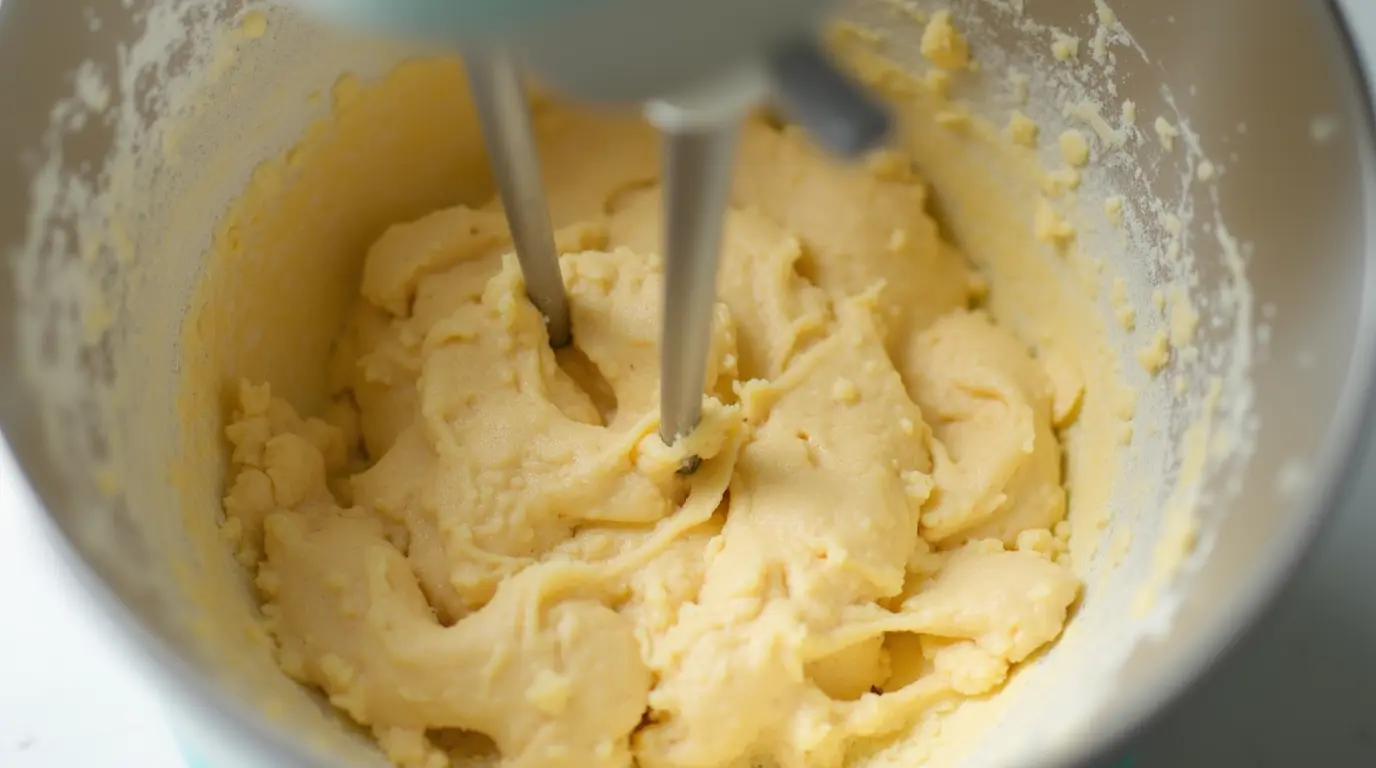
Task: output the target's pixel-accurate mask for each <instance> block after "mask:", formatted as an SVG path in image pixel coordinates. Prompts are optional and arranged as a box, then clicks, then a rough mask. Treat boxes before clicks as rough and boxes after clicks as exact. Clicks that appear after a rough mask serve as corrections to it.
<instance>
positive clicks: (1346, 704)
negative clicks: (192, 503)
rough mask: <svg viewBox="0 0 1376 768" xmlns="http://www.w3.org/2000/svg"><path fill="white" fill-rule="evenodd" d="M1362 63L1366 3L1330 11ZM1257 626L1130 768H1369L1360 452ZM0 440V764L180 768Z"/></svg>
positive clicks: (1368, 526) (1373, 46)
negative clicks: (1323, 526) (1316, 540)
mask: <svg viewBox="0 0 1376 768" xmlns="http://www.w3.org/2000/svg"><path fill="white" fill-rule="evenodd" d="M1342 4H1343V5H1344V6H1345V7H1346V8H1347V10H1348V12H1349V14H1350V15H1351V17H1352V19H1353V21H1354V26H1355V28H1356V30H1357V34H1358V37H1359V39H1360V40H1361V42H1362V43H1363V46H1364V48H1365V50H1366V51H1367V58H1368V61H1372V62H1376V2H1372V0H1345V2H1343V3H1342ZM1362 475H1363V478H1362V481H1361V483H1360V487H1359V489H1358V491H1357V492H1356V493H1355V494H1353V495H1352V497H1351V498H1350V499H1349V501H1348V503H1347V505H1346V506H1345V507H1344V508H1343V509H1342V510H1341V511H1340V512H1339V513H1338V519H1337V520H1335V521H1334V522H1333V523H1332V524H1331V525H1330V526H1329V527H1328V529H1327V530H1326V532H1325V534H1324V536H1323V539H1322V541H1321V543H1320V544H1319V548H1318V551H1317V552H1316V553H1315V554H1314V556H1313V557H1312V558H1311V559H1310V561H1309V564H1308V566H1307V567H1306V569H1305V571H1304V572H1303V574H1302V575H1301V577H1300V578H1299V579H1298V580H1297V581H1296V582H1295V583H1294V584H1293V585H1292V586H1291V588H1290V589H1289V590H1288V591H1287V593H1286V596H1285V597H1284V599H1283V600H1282V602H1281V604H1280V605H1279V607H1278V608H1277V609H1276V610H1274V611H1273V612H1272V613H1271V615H1270V616H1269V617H1268V618H1267V619H1266V621H1265V622H1264V624H1263V626H1262V627H1261V628H1260V629H1259V630H1258V631H1257V632H1256V633H1254V634H1252V635H1251V636H1249V638H1248V639H1247V640H1245V641H1244V642H1243V646H1242V648H1241V649H1239V650H1238V651H1237V652H1236V653H1234V654H1233V655H1231V656H1230V657H1229V659H1228V660H1227V661H1226V662H1225V663H1224V665H1223V668H1222V669H1221V670H1219V671H1218V672H1217V673H1216V674H1215V675H1214V677H1213V678H1212V680H1210V681H1209V682H1208V683H1207V684H1206V685H1204V686H1203V687H1202V689H1200V690H1199V691H1198V692H1196V694H1195V695H1194V696H1192V697H1191V698H1190V699H1189V700H1188V701H1187V702H1186V703H1185V704H1183V705H1182V706H1180V707H1177V708H1176V709H1175V710H1174V711H1173V712H1171V713H1170V714H1169V715H1168V716H1167V717H1166V718H1165V719H1164V720H1163V722H1162V723H1160V724H1159V725H1158V726H1157V727H1156V728H1154V729H1153V730H1152V731H1151V732H1150V733H1149V734H1147V735H1146V737H1144V738H1143V739H1142V742H1141V745H1140V746H1139V748H1138V750H1137V751H1138V754H1139V760H1138V762H1137V765H1136V768H1169V767H1174V766H1211V767H1213V768H1269V767H1270V766H1275V767H1276V768H1289V767H1290V766H1295V765H1306V764H1307V765H1312V766H1316V767H1318V768H1330V767H1332V768H1346V767H1347V766H1353V767H1354V768H1355V767H1356V766H1376V553H1373V546H1376V451H1371V452H1368V454H1367V455H1366V457H1365V459H1364V463H1363V471H1362ZM19 493H20V490H19V487H18V485H17V482H16V470H15V468H14V465H13V463H12V460H11V458H10V456H9V454H8V452H7V451H6V450H5V448H4V445H3V443H0V606H3V609H4V613H5V615H6V616H7V617H8V618H7V619H6V620H5V621H4V623H3V624H0V766H4V767H5V768H67V767H68V766H79V765H96V764H98V765H101V766H112V767H115V768H120V767H122V766H138V767H139V768H184V766H185V763H184V762H183V761H182V759H181V758H180V757H179V755H178V751H177V747H176V744H175V743H174V741H173V737H172V734H171V732H170V731H169V729H168V727H167V725H166V724H165V721H164V713H163V711H162V709H161V706H160V704H159V702H158V698H157V695H156V693H155V692H154V690H153V689H152V687H151V686H150V684H149V683H147V682H146V681H144V680H142V679H140V678H139V677H137V676H136V675H135V674H134V673H133V672H132V671H131V670H130V669H129V665H128V663H127V661H126V660H125V659H124V657H123V656H122V655H121V652H120V651H117V650H115V648H114V647H113V645H112V644H111V643H110V642H109V641H108V639H106V638H103V637H101V633H102V632H103V631H104V625H103V623H101V622H98V621H96V620H95V619H93V618H92V617H91V616H90V615H89V612H88V610H87V608H86V605H85V597H84V595H81V594H79V593H78V592H77V588H76V585H75V584H74V582H73V580H72V578H71V577H70V575H69V574H67V573H66V572H65V571H64V570H63V569H62V567H61V566H60V565H59V563H58V562H57V559H56V556H55V555H54V553H53V552H52V551H51V550H50V549H49V547H48V545H47V544H46V543H45V542H44V541H43V539H42V538H40V536H39V535H38V525H39V521H38V520H35V519H33V518H32V517H31V515H30V513H29V511H28V510H27V505H26V504H21V503H20V501H19Z"/></svg>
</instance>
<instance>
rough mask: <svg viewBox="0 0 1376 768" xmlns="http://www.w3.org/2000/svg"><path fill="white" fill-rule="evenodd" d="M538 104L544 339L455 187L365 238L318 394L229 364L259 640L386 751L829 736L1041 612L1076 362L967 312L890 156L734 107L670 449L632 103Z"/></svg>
mask: <svg viewBox="0 0 1376 768" xmlns="http://www.w3.org/2000/svg"><path fill="white" fill-rule="evenodd" d="M536 118H537V129H538V133H539V136H540V140H541V153H542V159H543V164H544V174H545V179H546V182H547V184H548V187H549V194H550V204H551V206H552V210H553V217H554V220H555V225H556V227H557V228H558V240H559V245H560V250H561V252H562V253H563V257H562V267H563V272H564V276H565V283H566V286H567V289H568V294H569V298H570V302H571V306H572V321H573V333H574V340H575V344H576V349H575V350H572V351H564V352H560V353H558V354H556V353H555V352H553V351H551V350H550V349H549V346H548V343H547V339H546V335H545V331H544V327H543V325H542V322H541V318H540V316H539V313H538V312H537V311H536V310H535V309H534V308H533V307H532V306H531V304H530V303H529V301H528V300H527V299H526V298H525V295H524V287H523V284H522V281H521V274H520V271H519V269H518V267H517V266H516V263H515V261H514V258H513V257H512V255H511V253H510V252H511V243H510V239H509V235H508V232H507V229H506V224H505V221H504V219H503V216H502V213H501V211H500V209H499V205H498V204H496V203H492V204H489V205H487V206H485V207H481V208H468V207H455V208H450V209H447V210H440V211H436V212H434V213H432V214H429V215H427V216H424V217H423V218H420V219H418V220H415V221H410V222H403V223H398V224H396V225H395V226H393V227H392V228H391V229H389V230H387V232H386V234H385V235H383V236H382V237H381V238H380V239H379V240H377V242H376V243H375V244H374V245H373V246H372V248H371V250H370V251H369V252H368V254H367V258H366V261H365V264H364V269H363V277H362V283H361V290H360V293H361V296H360V298H359V299H358V301H357V303H356V305H355V307H354V308H353V310H352V312H351V314H350V316H349V319H348V321H347V323H346V327H345V329H344V330H343V332H342V334H341V335H340V337H339V340H338V342H337V345H336V349H335V355H334V357H335V360H334V364H333V366H332V368H331V371H330V374H329V378H330V386H331V391H332V392H333V393H334V394H333V398H332V402H333V405H332V406H331V407H330V408H329V409H328V410H327V411H326V412H325V413H324V417H323V418H302V417H301V416H299V415H298V414H297V412H296V411H295V410H293V408H292V407H291V406H290V405H288V404H287V403H286V402H285V401H283V400H281V399H277V398H274V397H273V396H272V394H271V393H270V392H269V390H268V388H267V386H266V385H263V386H255V385H254V384H251V383H248V382H245V383H243V384H242V385H241V386H240V387H239V391H238V394H237V398H236V402H235V403H234V406H233V407H234V413H233V418H232V424H231V425H230V426H229V427H228V428H227V430H226V432H227V435H228V437H229V440H230V442H231V443H232V445H233V460H232V462H233V466H232V475H231V477H232V478H233V479H232V483H231V484H229V485H228V488H229V489H228V491H227V497H226V499H225V510H226V523H225V533H226V535H227V536H229V537H230V538H231V539H232V540H234V541H235V542H236V548H237V553H238V557H239V559H240V562H242V563H243V564H244V565H245V566H246V567H249V568H250V569H254V570H255V573H256V580H255V583H256V584H257V587H258V590H259V593H260V595H261V597H262V599H263V613H264V616H265V617H266V619H267V621H268V624H269V628H270V630H271V632H272V634H273V635H274V637H275V639H276V642H277V644H278V646H279V660H280V663H281V665H282V667H283V669H284V670H285V671H286V672H287V673H288V674H290V675H291V676H292V677H294V678H296V679H298V680H300V681H302V682H304V683H307V684H309V685H312V686H316V687H319V688H320V689H322V690H323V691H324V692H325V693H326V694H327V695H328V697H329V700H330V701H331V702H332V703H333V704H334V705H335V706H336V707H338V708H339V709H341V710H343V711H344V712H347V713H348V715H349V716H350V717H352V718H353V719H354V720H356V721H357V722H359V723H361V724H363V725H365V726H368V727H369V728H371V729H372V731H373V732H374V733H375V734H376V736H377V737H378V739H379V741H380V743H381V744H382V746H383V748H384V749H385V750H386V751H387V753H388V755H389V756H390V757H391V759H392V760H394V761H395V762H396V763H398V764H400V765H407V766H426V767H427V768H438V767H439V766H444V765H447V764H449V762H450V760H451V759H457V760H458V761H460V762H462V761H464V760H465V759H466V757H465V756H471V757H472V758H474V759H478V758H480V757H481V754H480V753H481V752H482V749H483V746H482V745H483V741H484V740H483V739H481V738H478V737H474V736H472V734H482V735H483V736H485V737H487V738H488V739H490V741H491V744H492V745H495V749H496V750H497V751H498V752H499V753H500V756H501V761H502V764H503V765H508V766H559V765H567V766H626V765H629V764H630V763H631V761H632V759H634V760H636V761H638V764H639V765H641V766H646V767H647V768H651V767H653V768H658V767H659V766H747V765H750V764H752V762H756V761H766V762H769V761H776V762H777V763H778V764H780V765H783V766H799V767H801V766H834V765H839V764H841V763H842V762H843V760H844V759H845V756H846V754H847V750H848V748H850V747H851V746H853V745H854V744H855V743H856V742H857V741H858V740H861V739H865V738H869V737H875V736H884V735H887V734H891V733H895V732H897V731H899V730H901V729H903V728H905V727H906V726H908V725H909V724H911V723H912V722H913V721H914V719H915V718H916V717H917V716H919V715H920V714H921V713H922V712H923V711H925V710H927V709H929V708H931V707H933V706H935V705H937V704H940V703H943V702H954V701H957V700H959V699H960V698H962V697H968V696H976V695H980V694H984V693H988V692H991V691H993V690H995V689H997V688H998V687H999V686H1000V685H1001V684H1002V683H1003V681H1004V680H1005V677H1006V676H1007V675H1008V673H1009V668H1010V665H1014V664H1017V663H1018V662H1020V661H1022V660H1024V659H1026V658H1027V657H1028V656H1029V655H1030V654H1032V653H1033V652H1035V651H1036V650H1037V649H1039V648H1041V647H1042V646H1044V645H1046V644H1047V643H1049V642H1051V641H1052V640H1054V639H1055V638H1056V637H1057V636H1058V634H1059V633H1060V632H1061V629H1062V627H1063V625H1064V623H1065V621H1066V617H1067V611H1068V609H1069V607H1070V606H1071V604H1072V603H1073V602H1074V601H1075V599H1076V597H1077V594H1078V591H1079V583H1078V581H1077V579H1076V578H1075V576H1074V575H1073V573H1072V572H1071V570H1070V569H1069V568H1068V567H1066V566H1065V565H1063V564H1060V563H1058V562H1057V560H1058V559H1062V558H1061V557H1060V556H1061V555H1062V554H1063V552H1064V541H1063V539H1058V538H1057V537H1056V536H1055V535H1054V534H1053V533H1052V531H1053V529H1055V528H1056V527H1057V523H1058V522H1060V521H1061V520H1062V518H1063V517H1064V515H1065V502H1066V500H1065V492H1064V490H1063V489H1062V483H1061V480H1062V478H1061V462H1062V456H1061V447H1060V444H1059V442H1058V437H1057V433H1056V432H1055V428H1054V427H1053V419H1054V422H1055V426H1063V425H1064V423H1065V421H1066V420H1067V418H1068V417H1067V413H1068V411H1069V410H1070V409H1071V408H1072V407H1073V405H1072V406H1067V405H1066V401H1067V398H1068V397H1069V398H1072V402H1073V398H1074V397H1076V396H1077V393H1067V392H1065V391H1058V389H1057V387H1058V386H1060V387H1061V389H1062V390H1064V389H1065V388H1066V387H1073V386H1075V385H1074V384H1070V385H1058V382H1057V381H1056V380H1055V378H1054V377H1053V376H1052V375H1048V370H1047V367H1046V366H1047V365H1048V364H1047V363H1044V362H1043V361H1040V360H1037V359H1034V358H1033V357H1032V356H1031V355H1030V354H1029V352H1028V351H1027V349H1026V348H1025V347H1024V346H1023V345H1022V344H1021V343H1019V342H1018V341H1017V340H1016V339H1015V338H1014V337H1013V336H1012V335H1011V334H1010V333H1008V332H1007V331H1005V330H1004V329H1002V328H1001V327H999V326H998V325H996V324H994V323H993V322H992V321H991V320H990V318H989V317H988V316H986V315H985V314H984V313H983V312H981V311H979V310H977V309H970V307H971V306H972V303H973V302H974V301H975V300H976V299H977V298H979V296H980V295H981V292H982V280H981V279H980V278H979V277H978V276H977V275H975V274H973V273H972V272H971V271H970V270H969V269H968V268H967V266H966V264H965V261H964V259H963V258H962V256H961V255H960V254H959V253H958V252H957V251H956V250H955V249H954V248H953V247H952V246H951V245H949V244H948V243H946V242H944V241H943V240H942V239H941V237H940V236H939V234H938V232H937V227H936V226H935V224H934V223H933V221H932V220H931V218H930V217H928V216H927V214H926V213H925V212H924V205H925V202H926V191H925V189H924V187H923V184H922V183H921V181H919V180H918V179H916V178H913V177H912V175H911V172H910V170H909V167H910V166H909V163H908V162H907V161H906V159H905V158H902V157H899V156H897V155H892V156H880V157H877V158H873V159H872V160H871V162H869V163H867V164H865V165H863V166H858V167H845V166H841V165H838V164H836V163H833V162H831V161H829V160H827V159H826V158H824V157H823V156H821V155H820V154H818V152H817V151H815V150H814V149H813V148H812V147H811V146H810V145H809V144H808V143H807V141H806V140H805V139H804V138H803V137H802V136H800V135H798V134H796V133H795V132H793V131H792V130H783V131H779V130H776V129H775V128H773V127H771V126H769V125H766V124H765V123H763V122H754V123H751V124H750V125H749V126H748V128H747V130H746V132H745V135H744V137H743V140H742V148H741V159H740V163H739V166H738V170H737V175H736V183H735V193H734V207H733V210H732V212H731V214H730V217H729V220H728V222H727V228H726V244H725V251H724V253H723V257H722V275H721V279H720V305H719V307H718V309H717V318H716V335H715V346H714V352H713V357H712V370H711V375H710V384H709V393H708V395H707V397H706V399H705V402H704V412H705V414H706V415H705V419H704V423H703V425H702V427H701V428H700V429H699V430H698V431H697V432H696V433H695V434H694V435H693V437H692V439H691V440H689V441H687V444H686V445H680V446H677V447H675V448H673V449H670V448H667V447H665V446H664V445H663V444H662V442H661V441H660V439H659V437H658V436H657V432H656V430H657V426H658V405H657V399H658V378H659V373H658V354H659V352H658V336H659V326H660V317H659V312H660V304H661V291H662V281H663V277H662V273H661V263H660V259H659V257H658V256H657V255H656V251H657V250H658V244H657V237H658V233H659V221H658V210H659V201H658V187H657V182H656V176H657V168H658V164H657V161H656V139H655V136H654V134H653V133H652V132H651V131H650V130H649V129H648V128H647V127H645V126H644V125H642V124H640V123H638V122H637V121H634V120H630V119H623V118H619V117H608V116H593V115H589V114H586V113H580V112H573V111H568V110H565V109H562V108H558V107H554V106H549V105H544V106H541V107H540V108H539V109H538V110H537V116H536ZM322 193H328V190H322ZM281 331H282V332H289V329H281ZM1052 373H1054V371H1053V372H1052ZM689 453H695V454H698V455H701V456H702V457H703V458H704V459H705V462H704V464H703V466H702V468H701V469H700V470H699V471H698V472H697V473H696V474H694V475H693V476H691V477H688V478H685V477H682V476H680V475H678V474H677V473H676V472H675V470H676V469H677V468H678V467H679V466H680V463H681V461H682V459H683V458H684V456H685V455H687V454H689ZM1062 536H1064V527H1062ZM460 730H461V731H464V732H469V733H468V734H459V733H458V731H460ZM463 745H468V746H463ZM474 745H476V746H474Z"/></svg>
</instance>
